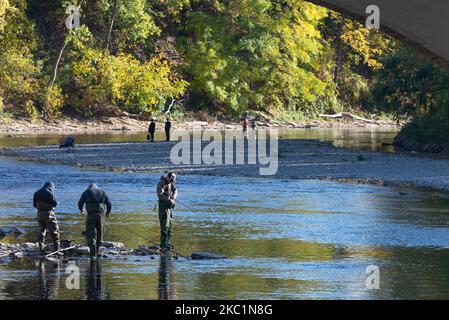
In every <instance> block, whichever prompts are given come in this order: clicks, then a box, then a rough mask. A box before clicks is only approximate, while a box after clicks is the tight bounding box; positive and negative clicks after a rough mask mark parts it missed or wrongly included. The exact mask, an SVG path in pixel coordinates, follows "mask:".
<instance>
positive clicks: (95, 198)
mask: <svg viewBox="0 0 449 320" xmlns="http://www.w3.org/2000/svg"><path fill="white" fill-rule="evenodd" d="M84 206H85V207H86V212H87V216H86V239H87V244H88V246H89V250H90V256H91V257H93V258H94V257H97V256H98V253H99V251H100V247H101V245H102V240H103V232H104V219H105V216H106V217H109V216H110V214H111V210H112V205H111V202H110V201H109V198H108V196H107V194H106V192H104V190H102V189H100V188H98V186H97V185H96V184H95V183H92V184H91V185H90V186H89V188H87V190H86V191H84V192H83V194H82V195H81V198H80V200H79V202H78V208H79V210H80V212H81V214H82V215H86V214H85V211H84Z"/></svg>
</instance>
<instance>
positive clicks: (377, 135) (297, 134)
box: [0, 128, 398, 152]
mask: <svg viewBox="0 0 449 320" xmlns="http://www.w3.org/2000/svg"><path fill="white" fill-rule="evenodd" d="M397 133H398V130H397V129H393V128H391V129H389V128H380V129H375V128H372V129H367V128H360V129H342V128H315V129H280V130H279V137H280V138H281V139H313V140H323V141H332V143H333V144H334V145H335V146H337V147H345V148H351V149H360V150H371V151H385V152H394V148H393V145H392V143H393V139H394V137H395V136H396V134H397ZM65 136H66V134H31V135H14V136H13V137H9V136H8V135H5V134H3V135H2V134H0V147H18V146H36V145H49V144H59V142H60V141H61V140H62V139H63V138H64V137H65ZM72 136H73V137H74V138H75V142H76V143H105V142H126V141H135V142H142V141H146V132H133V131H131V132H127V131H119V132H100V133H96V134H93V133H82V134H76V133H74V134H72ZM156 140H158V141H164V140H165V134H164V133H162V132H157V133H156Z"/></svg>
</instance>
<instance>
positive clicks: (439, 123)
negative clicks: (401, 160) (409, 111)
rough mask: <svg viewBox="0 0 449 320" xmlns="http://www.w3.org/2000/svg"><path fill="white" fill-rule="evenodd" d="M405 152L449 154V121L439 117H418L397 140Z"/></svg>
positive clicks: (398, 147)
mask: <svg viewBox="0 0 449 320" xmlns="http://www.w3.org/2000/svg"><path fill="white" fill-rule="evenodd" d="M395 147H396V148H397V149H399V150H403V151H416V152H424V153H436V154H449V119H448V118H447V117H442V116H437V115H426V116H422V117H417V118H415V120H413V121H412V122H411V123H409V124H407V125H406V126H404V128H403V129H402V130H401V132H400V133H399V134H398V136H397V137H396V139H395Z"/></svg>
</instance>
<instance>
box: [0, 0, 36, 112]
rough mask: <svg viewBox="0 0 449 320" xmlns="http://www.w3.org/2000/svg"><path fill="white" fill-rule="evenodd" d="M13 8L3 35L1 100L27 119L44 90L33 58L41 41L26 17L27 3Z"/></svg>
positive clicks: (15, 3)
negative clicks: (31, 106)
mask: <svg viewBox="0 0 449 320" xmlns="http://www.w3.org/2000/svg"><path fill="white" fill-rule="evenodd" d="M10 5H11V8H10V9H8V14H7V15H5V25H4V28H3V29H2V30H1V31H0V44H1V50H0V96H1V97H2V98H3V103H4V104H7V105H9V104H11V105H14V106H16V108H15V109H14V110H13V111H14V113H15V114H17V115H22V114H25V115H26V114H27V105H28V106H29V105H30V101H31V103H34V102H36V101H37V98H38V95H39V92H40V91H41V89H42V82H41V81H40V79H39V72H40V69H39V66H38V64H37V63H36V61H35V59H34V55H33V51H34V50H35V48H36V46H37V37H36V34H35V32H34V25H33V24H32V23H31V22H30V21H29V20H28V19H27V17H26V15H25V9H26V2H25V1H23V0H14V1H10Z"/></svg>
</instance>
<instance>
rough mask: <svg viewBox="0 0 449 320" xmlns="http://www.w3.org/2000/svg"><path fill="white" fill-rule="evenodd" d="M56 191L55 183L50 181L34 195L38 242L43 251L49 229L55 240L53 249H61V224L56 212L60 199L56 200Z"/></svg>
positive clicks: (42, 251)
mask: <svg viewBox="0 0 449 320" xmlns="http://www.w3.org/2000/svg"><path fill="white" fill-rule="evenodd" d="M54 192H55V185H54V183H53V182H51V181H49V182H47V183H46V184H45V185H44V186H43V187H42V189H40V190H38V191H37V192H36V193H35V194H34V197H33V206H34V207H35V208H36V209H37V223H38V225H39V236H38V242H39V249H40V251H41V253H44V252H45V235H46V233H47V231H48V233H50V236H51V238H52V240H53V250H54V251H59V249H60V240H59V226H58V221H57V220H56V215H55V212H54V209H55V208H56V206H57V205H58V201H56V197H55V195H54Z"/></svg>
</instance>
